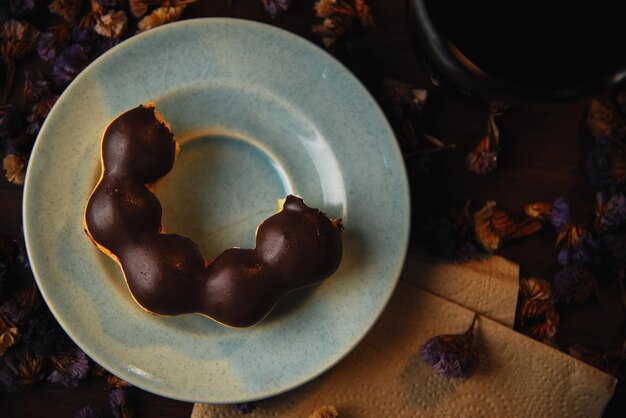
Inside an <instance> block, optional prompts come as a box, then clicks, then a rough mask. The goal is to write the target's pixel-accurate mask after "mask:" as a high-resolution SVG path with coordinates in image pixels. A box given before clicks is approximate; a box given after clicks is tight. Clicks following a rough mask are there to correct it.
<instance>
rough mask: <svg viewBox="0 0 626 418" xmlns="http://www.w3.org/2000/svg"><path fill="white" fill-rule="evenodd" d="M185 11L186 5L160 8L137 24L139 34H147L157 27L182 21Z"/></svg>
mask: <svg viewBox="0 0 626 418" xmlns="http://www.w3.org/2000/svg"><path fill="white" fill-rule="evenodd" d="M184 10H185V5H181V6H167V7H160V8H158V9H156V10H154V11H153V12H152V13H150V14H149V15H147V16H146V17H144V18H143V19H141V20H140V21H139V23H137V32H138V33H139V32H145V31H147V30H150V29H154V28H156V27H157V26H161V25H165V24H166V23H170V22H174V21H176V20H178V19H180V16H181V15H182V14H183V11H184Z"/></svg>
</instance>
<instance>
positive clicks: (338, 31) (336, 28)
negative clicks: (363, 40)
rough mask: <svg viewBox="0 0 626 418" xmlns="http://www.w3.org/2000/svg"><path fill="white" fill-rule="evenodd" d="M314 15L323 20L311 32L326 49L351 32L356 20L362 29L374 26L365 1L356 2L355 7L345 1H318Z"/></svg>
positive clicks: (358, 0)
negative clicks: (319, 39)
mask: <svg viewBox="0 0 626 418" xmlns="http://www.w3.org/2000/svg"><path fill="white" fill-rule="evenodd" d="M315 15H316V16H317V17H320V18H322V19H324V20H323V21H322V23H321V24H319V25H314V26H313V32H314V33H317V34H318V35H320V36H321V37H322V43H323V44H324V46H326V47H327V48H329V47H331V46H332V45H334V44H335V43H336V42H337V40H338V39H340V38H342V37H343V36H344V35H346V34H348V33H349V32H351V31H352V28H353V26H354V20H355V19H356V18H358V19H359V22H360V23H361V26H363V27H367V28H372V27H374V26H375V25H374V19H373V17H372V15H371V13H370V9H369V7H368V6H367V4H366V3H365V0H357V1H356V2H355V6H353V5H352V4H350V3H349V2H348V1H347V0H319V1H318V2H317V3H316V4H315Z"/></svg>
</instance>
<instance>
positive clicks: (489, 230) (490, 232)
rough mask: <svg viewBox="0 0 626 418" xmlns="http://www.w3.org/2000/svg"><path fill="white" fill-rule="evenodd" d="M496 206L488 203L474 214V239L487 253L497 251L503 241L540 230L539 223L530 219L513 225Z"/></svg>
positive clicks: (492, 202)
mask: <svg viewBox="0 0 626 418" xmlns="http://www.w3.org/2000/svg"><path fill="white" fill-rule="evenodd" d="M496 205H497V204H496V202H494V201H489V202H487V203H486V204H485V206H484V207H483V208H482V209H481V210H479V211H478V212H476V213H475V214H474V228H475V231H476V238H477V239H478V241H479V242H480V243H481V245H482V246H483V247H484V248H485V249H486V250H487V251H489V252H493V251H497V250H498V249H499V248H500V246H501V245H502V243H503V242H504V241H507V240H510V239H514V238H521V237H525V236H528V235H532V234H534V233H535V232H537V231H539V230H540V229H541V223H540V222H539V221H537V220H536V219H532V218H527V219H525V220H523V221H522V222H520V223H515V222H514V221H513V220H512V219H511V218H509V216H508V215H507V214H506V212H504V211H503V210H501V209H498V208H496Z"/></svg>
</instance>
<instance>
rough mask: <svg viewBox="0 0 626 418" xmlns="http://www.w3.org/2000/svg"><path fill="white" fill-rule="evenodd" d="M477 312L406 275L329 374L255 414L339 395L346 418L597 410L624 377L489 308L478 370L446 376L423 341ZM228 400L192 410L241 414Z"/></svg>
mask: <svg viewBox="0 0 626 418" xmlns="http://www.w3.org/2000/svg"><path fill="white" fill-rule="evenodd" d="M473 315H474V313H473V312H472V311H471V310H468V309H466V308H464V307H462V306H459V305H457V304H455V303H452V302H450V301H447V300H445V299H442V298H440V297H438V296H436V295H433V294H431V293H428V292H426V291H423V290H420V289H419V288H417V287H415V286H413V285H411V284H406V283H402V282H401V283H400V284H399V285H398V289H397V290H396V292H395V294H394V296H393V298H392V299H391V301H390V303H389V305H388V307H387V308H386V310H385V312H384V313H383V315H382V316H381V318H380V320H379V321H378V322H377V324H376V325H375V327H374V328H373V329H372V331H371V332H370V333H369V334H368V335H367V337H366V338H365V339H364V340H363V342H362V343H361V344H359V345H358V346H357V348H356V349H355V350H354V351H353V352H352V353H350V354H349V355H348V356H347V357H346V358H345V359H344V360H343V361H342V362H340V363H339V364H338V365H337V366H335V367H334V368H333V369H331V370H330V371H329V372H327V373H326V374H324V375H322V376H321V377H320V378H318V379H316V380H314V381H313V382H311V383H308V384H306V385H304V386H302V387H300V388H298V389H295V390H293V391H291V392H289V393H287V394H284V395H280V396H278V397H276V398H273V399H271V400H269V401H267V402H266V403H262V404H261V405H259V407H258V408H257V410H255V412H254V414H252V415H250V416H252V417H255V418H256V417H259V418H260V417H286V418H291V417H293V418H306V417H308V416H309V414H310V413H311V412H312V411H313V410H315V409H316V408H318V407H320V406H322V405H328V404H332V405H334V406H336V407H337V409H338V411H339V416H340V417H341V418H370V417H371V418H374V417H375V418H381V417H394V418H395V417H398V418H402V417H457V416H463V417H524V418H531V417H551V418H556V417H568V418H569V417H585V418H591V417H597V416H600V415H601V413H602V411H603V408H604V406H605V405H606V403H607V401H608V400H609V399H610V397H611V395H612V394H613V390H614V387H615V384H616V380H615V379H614V378H613V377H611V376H609V375H607V374H605V373H603V372H601V371H599V370H597V369H595V368H593V367H591V366H588V365H586V364H584V363H582V362H579V361H578V360H576V359H574V358H573V357H570V356H568V355H566V354H564V353H561V352H559V351H557V350H554V349H552V348H550V347H548V346H546V345H544V344H541V343H539V342H537V341H535V340H532V339H530V338H527V337H525V336H524V335H522V334H519V333H516V332H514V331H512V330H510V329H509V328H507V327H506V326H503V325H501V324H499V323H497V322H495V321H492V320H490V319H488V318H486V317H481V318H480V319H479V321H478V324H477V326H476V331H477V336H478V342H479V348H480V352H481V364H480V367H479V369H478V371H477V372H476V374H475V375H474V376H473V377H472V378H470V379H465V380H464V379H451V380H446V379H445V378H443V377H442V376H440V375H438V374H436V373H435V372H434V371H433V370H432V369H431V368H430V367H429V366H428V365H426V364H425V363H424V362H423V361H422V360H421V358H420V356H419V348H420V345H421V344H422V343H423V342H424V341H425V340H426V339H428V338H430V337H432V336H434V335H439V334H443V333H461V332H464V331H465V329H466V328H467V326H468V325H469V324H470V322H471V320H472V317H473ZM239 416H241V415H240V414H239V412H237V411H235V410H233V409H232V408H231V407H229V406H215V405H202V404H196V405H195V407H194V410H193V413H192V418H217V417H239Z"/></svg>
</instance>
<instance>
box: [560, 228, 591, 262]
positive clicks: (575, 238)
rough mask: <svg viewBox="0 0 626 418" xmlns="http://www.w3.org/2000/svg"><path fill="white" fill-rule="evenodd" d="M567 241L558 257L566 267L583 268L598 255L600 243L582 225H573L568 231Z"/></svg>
mask: <svg viewBox="0 0 626 418" xmlns="http://www.w3.org/2000/svg"><path fill="white" fill-rule="evenodd" d="M566 237H567V240H566V242H565V245H564V246H563V248H561V251H560V252H559V255H558V257H557V259H558V261H559V263H561V264H562V265H564V266H582V265H583V264H587V263H589V262H591V261H592V260H593V258H594V257H595V256H596V255H597V254H598V247H599V246H598V243H597V242H596V241H595V240H594V238H593V237H592V236H591V233H589V231H587V229H585V228H584V227H582V226H580V225H572V226H570V227H569V228H568V229H567V230H566Z"/></svg>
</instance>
